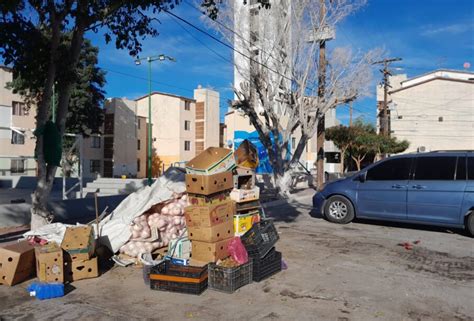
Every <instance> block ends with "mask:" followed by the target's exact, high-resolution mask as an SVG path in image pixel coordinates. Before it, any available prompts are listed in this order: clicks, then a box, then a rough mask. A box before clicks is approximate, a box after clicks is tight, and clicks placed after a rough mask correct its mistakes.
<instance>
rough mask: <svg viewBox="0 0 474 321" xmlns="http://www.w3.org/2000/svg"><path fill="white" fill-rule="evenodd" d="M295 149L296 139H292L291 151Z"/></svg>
mask: <svg viewBox="0 0 474 321" xmlns="http://www.w3.org/2000/svg"><path fill="white" fill-rule="evenodd" d="M295 148H296V138H294V137H291V149H295Z"/></svg>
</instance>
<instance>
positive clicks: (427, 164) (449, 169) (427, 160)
mask: <svg viewBox="0 0 474 321" xmlns="http://www.w3.org/2000/svg"><path fill="white" fill-rule="evenodd" d="M456 159H457V157H455V156H446V157H418V158H417V159H416V168H415V175H414V180H418V181H420V180H427V181H446V180H454V172H455V169H456Z"/></svg>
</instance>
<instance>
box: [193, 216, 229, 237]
mask: <svg viewBox="0 0 474 321" xmlns="http://www.w3.org/2000/svg"><path fill="white" fill-rule="evenodd" d="M233 236H234V222H233V220H229V221H226V222H223V223H221V224H218V225H214V226H212V227H204V226H193V227H191V226H188V238H189V239H190V240H191V241H202V242H210V243H213V242H219V241H222V240H225V239H228V238H230V237H233ZM191 243H192V242H191Z"/></svg>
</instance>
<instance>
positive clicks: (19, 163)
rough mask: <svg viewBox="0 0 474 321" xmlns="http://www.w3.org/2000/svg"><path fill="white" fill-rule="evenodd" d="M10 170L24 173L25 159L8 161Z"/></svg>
mask: <svg viewBox="0 0 474 321" xmlns="http://www.w3.org/2000/svg"><path fill="white" fill-rule="evenodd" d="M10 172H11V173H12V174H15V173H24V172H25V160H24V159H12V160H11V161H10Z"/></svg>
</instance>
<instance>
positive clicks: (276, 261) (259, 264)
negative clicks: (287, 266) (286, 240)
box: [252, 248, 281, 282]
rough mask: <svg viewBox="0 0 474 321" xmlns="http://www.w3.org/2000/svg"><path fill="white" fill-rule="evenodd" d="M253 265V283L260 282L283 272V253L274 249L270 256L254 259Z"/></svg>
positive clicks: (269, 253)
mask: <svg viewBox="0 0 474 321" xmlns="http://www.w3.org/2000/svg"><path fill="white" fill-rule="evenodd" d="M252 263H253V278H252V279H253V281H255V282H260V281H262V280H264V279H266V278H268V277H270V276H272V275H273V274H275V273H278V272H280V271H281V252H278V251H276V250H275V248H272V249H271V250H270V252H268V254H267V255H266V256H265V257H263V258H259V257H252Z"/></svg>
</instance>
